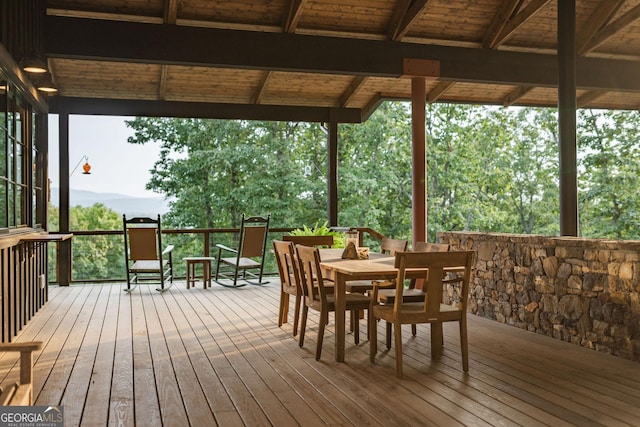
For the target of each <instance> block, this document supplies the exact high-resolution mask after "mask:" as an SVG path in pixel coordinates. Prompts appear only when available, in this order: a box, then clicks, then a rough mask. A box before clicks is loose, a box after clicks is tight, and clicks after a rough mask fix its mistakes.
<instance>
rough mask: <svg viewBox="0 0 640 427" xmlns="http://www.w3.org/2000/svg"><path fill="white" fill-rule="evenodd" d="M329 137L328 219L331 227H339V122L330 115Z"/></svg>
mask: <svg viewBox="0 0 640 427" xmlns="http://www.w3.org/2000/svg"><path fill="white" fill-rule="evenodd" d="M329 117H330V118H331V119H330V121H329V134H328V135H327V219H328V220H329V227H336V226H338V122H337V120H335V118H334V115H333V114H329Z"/></svg>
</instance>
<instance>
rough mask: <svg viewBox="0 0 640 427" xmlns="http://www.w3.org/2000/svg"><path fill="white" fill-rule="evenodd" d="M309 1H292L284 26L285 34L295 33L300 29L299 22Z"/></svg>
mask: <svg viewBox="0 0 640 427" xmlns="http://www.w3.org/2000/svg"><path fill="white" fill-rule="evenodd" d="M306 2H307V0H291V2H290V3H289V8H288V13H287V16H286V17H285V18H284V23H283V24H282V31H283V32H285V33H295V32H296V28H297V27H298V21H299V20H300V16H301V15H302V9H303V8H304V5H305V3H306Z"/></svg>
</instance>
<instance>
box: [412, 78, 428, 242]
mask: <svg viewBox="0 0 640 427" xmlns="http://www.w3.org/2000/svg"><path fill="white" fill-rule="evenodd" d="M426 99H427V95H426V82H425V79H424V77H413V78H412V79H411V135H412V138H411V139H412V144H411V146H412V165H413V178H412V197H413V199H412V200H413V223H412V228H413V245H414V246H415V244H416V242H418V241H423V242H426V241H427V187H426V170H427V165H426V161H427V157H426V129H425V127H426V126H425V125H426V111H425V108H426Z"/></svg>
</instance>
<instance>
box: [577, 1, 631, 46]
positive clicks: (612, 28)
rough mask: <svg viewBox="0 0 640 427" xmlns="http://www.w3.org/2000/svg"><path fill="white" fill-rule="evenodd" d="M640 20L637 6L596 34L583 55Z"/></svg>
mask: <svg viewBox="0 0 640 427" xmlns="http://www.w3.org/2000/svg"><path fill="white" fill-rule="evenodd" d="M638 19H640V5H638V6H635V7H634V8H633V9H631V10H629V11H628V12H626V13H625V14H624V15H622V16H621V17H620V18H618V19H616V20H615V21H613V22H612V23H611V24H609V25H607V26H606V27H604V28H602V29H601V30H600V31H598V33H597V34H595V35H594V36H593V37H592V38H591V40H590V41H589V42H588V43H587V44H586V45H585V46H584V48H583V50H582V52H583V54H586V53H589V52H591V51H593V50H595V49H597V48H598V46H600V45H601V44H602V43H604V42H606V41H607V40H608V39H609V38H611V37H612V36H613V35H615V34H616V33H617V32H619V31H621V30H622V29H624V28H625V27H627V26H629V25H631V24H633V23H634V22H636V21H637V20H638Z"/></svg>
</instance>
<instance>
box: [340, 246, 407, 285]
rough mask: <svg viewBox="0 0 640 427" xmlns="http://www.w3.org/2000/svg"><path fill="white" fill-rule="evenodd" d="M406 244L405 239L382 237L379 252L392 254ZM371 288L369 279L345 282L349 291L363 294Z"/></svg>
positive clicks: (400, 250) (405, 247) (404, 247)
mask: <svg viewBox="0 0 640 427" xmlns="http://www.w3.org/2000/svg"><path fill="white" fill-rule="evenodd" d="M408 244H409V243H408V242H407V241H406V240H401V239H391V238H388V237H383V238H382V241H381V242H380V252H382V253H383V254H388V255H392V256H393V255H395V254H396V252H403V251H406V250H407V245H408ZM372 288H373V284H372V283H371V280H353V281H350V282H347V283H346V288H345V289H346V290H347V292H350V293H358V294H364V293H366V292H367V291H370V290H371V289H372Z"/></svg>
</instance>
